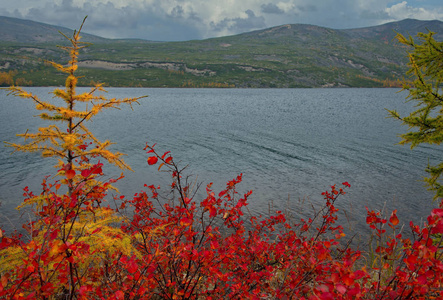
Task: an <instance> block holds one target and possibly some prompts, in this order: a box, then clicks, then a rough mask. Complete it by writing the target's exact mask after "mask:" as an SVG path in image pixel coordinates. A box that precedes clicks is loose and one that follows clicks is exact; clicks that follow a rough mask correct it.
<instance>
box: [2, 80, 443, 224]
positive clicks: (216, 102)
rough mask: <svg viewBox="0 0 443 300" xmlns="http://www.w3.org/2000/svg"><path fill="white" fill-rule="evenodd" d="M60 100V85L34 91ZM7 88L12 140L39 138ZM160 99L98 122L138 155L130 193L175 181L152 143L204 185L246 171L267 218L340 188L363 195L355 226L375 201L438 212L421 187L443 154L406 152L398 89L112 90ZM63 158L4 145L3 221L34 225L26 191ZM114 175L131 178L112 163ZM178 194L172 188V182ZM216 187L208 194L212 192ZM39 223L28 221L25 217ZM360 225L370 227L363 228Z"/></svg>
mask: <svg viewBox="0 0 443 300" xmlns="http://www.w3.org/2000/svg"><path fill="white" fill-rule="evenodd" d="M28 90H29V91H32V92H34V93H36V94H37V95H39V96H41V97H42V98H46V99H51V96H50V95H48V92H49V91H51V90H52V89H51V88H30V89H28ZM6 94H7V93H6V91H3V90H0V140H1V141H8V142H21V139H20V138H17V137H16V136H15V134H16V133H24V132H25V131H26V130H27V129H29V132H35V131H36V128H37V127H38V126H42V125H43V124H44V122H43V121H41V120H40V119H38V118H33V117H32V116H33V115H36V114H37V113H36V111H35V110H34V106H33V104H32V103H31V102H30V101H29V100H24V99H20V98H14V97H12V96H6ZM141 95H149V97H148V98H146V99H142V100H141V101H140V105H135V106H134V110H133V111H132V110H131V109H130V108H129V107H123V108H122V109H121V110H108V111H106V112H104V113H103V114H102V115H100V116H97V118H96V119H95V121H94V122H92V123H90V124H89V125H88V126H89V128H90V129H91V131H92V132H94V133H95V134H96V136H97V137H98V138H99V139H101V140H104V139H110V140H111V141H113V142H115V143H116V145H114V146H113V148H112V149H113V150H116V151H121V152H124V153H126V154H128V157H127V158H126V162H128V163H129V164H130V165H131V166H132V168H133V169H134V173H132V172H126V178H125V179H124V180H123V181H122V182H120V183H119V184H118V187H119V188H120V190H121V192H122V193H123V194H125V195H127V196H132V195H133V194H134V193H136V192H138V191H140V189H142V188H143V184H144V183H147V184H163V185H166V184H167V183H168V182H167V181H165V177H164V176H163V177H162V176H160V175H159V174H158V172H157V171H156V170H157V168H155V167H149V166H148V165H147V163H146V158H147V155H146V153H145V151H143V147H144V146H145V143H146V142H148V143H150V144H154V143H157V147H156V148H157V149H158V150H159V152H162V151H168V150H169V151H171V152H172V155H173V156H174V158H175V160H176V161H181V164H182V165H189V167H188V170H189V172H190V173H191V174H194V175H198V179H197V180H198V181H199V182H203V183H204V184H207V183H209V182H214V186H215V188H216V189H218V188H219V187H221V186H223V185H224V184H225V183H226V181H228V180H231V179H232V178H234V177H235V176H237V175H238V174H239V173H243V179H244V180H243V183H242V184H241V185H240V190H241V192H246V191H247V190H253V194H252V196H251V198H250V206H249V209H250V211H251V212H253V213H263V214H266V213H267V212H268V209H269V205H270V204H271V203H272V205H273V206H272V210H276V209H289V210H291V211H292V212H293V213H294V214H295V215H296V216H297V217H298V216H303V214H305V213H307V210H309V207H310V205H311V204H314V205H320V204H321V203H322V201H323V200H322V196H321V193H322V192H323V191H325V190H326V189H328V188H329V186H330V185H332V184H340V183H341V182H343V181H348V182H349V183H350V184H351V185H352V188H351V189H350V190H349V193H348V194H347V195H346V196H345V197H343V198H341V199H340V200H339V203H338V206H339V208H340V209H342V210H346V211H347V212H348V214H347V216H348V218H349V221H350V222H351V223H352V224H362V223H364V220H365V219H364V218H365V213H366V210H365V206H367V207H369V208H371V209H381V208H383V207H384V206H386V207H388V208H389V209H392V208H397V209H398V214H399V216H400V217H401V218H403V219H404V220H405V221H406V219H407V220H408V221H409V220H414V221H415V222H419V221H420V220H421V219H422V218H424V217H426V216H427V215H428V213H429V212H430V210H431V208H432V207H434V206H435V203H433V202H432V194H431V193H429V192H428V191H427V190H426V188H425V187H424V184H423V182H421V181H420V180H421V179H422V177H423V176H425V175H426V173H425V172H424V169H425V167H426V166H427V164H428V162H430V163H431V164H436V163H437V162H439V161H440V160H441V158H442V155H441V154H442V152H441V149H440V148H438V147H431V146H428V145H423V146H420V147H417V148H415V149H414V150H410V148H409V146H399V145H395V144H396V143H398V142H399V138H398V137H397V135H398V134H400V133H403V132H405V130H406V129H407V128H405V127H404V126H402V125H401V124H400V122H398V121H396V120H393V119H390V118H387V115H388V113H387V111H386V110H385V108H388V109H396V110H398V111H399V112H400V113H401V114H406V113H408V112H410V111H413V110H414V106H413V103H405V97H406V96H407V94H406V93H404V92H402V93H398V90H395V89H141V88H139V89H132V88H110V89H108V96H109V97H136V96H141ZM53 163H54V161H51V160H48V159H41V158H40V156H39V154H29V153H14V154H12V155H11V149H10V148H6V147H3V146H2V147H1V148H0V202H1V206H0V218H1V220H0V226H3V228H11V226H18V224H21V223H22V222H21V221H19V220H18V218H19V215H18V213H17V212H16V211H15V210H14V208H15V207H16V206H17V205H18V204H20V203H21V201H22V196H21V195H22V188H23V187H25V186H29V187H30V188H31V189H33V190H34V191H36V192H38V191H39V185H40V183H41V180H42V178H43V177H44V176H45V175H49V174H52V172H53V169H52V167H49V166H50V165H52V164H53ZM105 173H106V175H107V176H108V177H116V176H118V175H119V174H120V171H119V170H117V169H116V168H105ZM165 187H166V186H165ZM203 192H204V188H203ZM23 218H27V216H26V215H25V216H23ZM354 228H355V230H357V231H358V230H361V228H362V227H361V226H360V225H355V227H354Z"/></svg>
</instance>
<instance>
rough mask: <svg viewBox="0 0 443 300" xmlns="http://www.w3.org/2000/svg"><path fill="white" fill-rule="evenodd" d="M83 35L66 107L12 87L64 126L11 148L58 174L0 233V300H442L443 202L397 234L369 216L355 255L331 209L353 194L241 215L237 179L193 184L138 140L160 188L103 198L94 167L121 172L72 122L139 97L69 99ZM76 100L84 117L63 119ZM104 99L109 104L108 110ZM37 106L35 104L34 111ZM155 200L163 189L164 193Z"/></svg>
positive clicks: (244, 200)
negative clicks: (161, 180)
mask: <svg viewBox="0 0 443 300" xmlns="http://www.w3.org/2000/svg"><path fill="white" fill-rule="evenodd" d="M79 33H80V31H78V32H75V33H74V36H73V38H72V39H70V41H71V43H72V47H71V48H67V49H68V50H69V51H70V53H71V57H72V60H71V61H70V63H69V65H68V67H63V66H56V67H58V68H59V69H60V70H62V71H65V72H66V73H68V80H67V85H66V89H65V90H56V91H55V94H56V95H58V96H60V97H61V98H62V99H64V100H65V103H66V104H67V107H64V108H62V107H55V106H50V104H47V103H46V102H43V101H40V99H38V98H36V97H35V96H34V95H32V94H29V93H26V92H25V91H23V90H21V89H19V88H16V87H12V88H11V91H12V92H13V93H14V94H16V95H19V96H22V97H25V98H29V99H31V100H33V101H34V102H35V103H36V105H37V106H38V107H40V108H43V109H45V110H47V111H50V112H52V113H53V114H52V115H49V114H42V115H41V117H43V118H44V119H49V120H50V121H59V120H60V121H61V122H62V123H63V124H65V125H66V127H67V130H66V129H65V130H62V129H61V128H59V127H55V126H50V127H48V128H43V129H39V133H37V134H33V135H31V134H28V133H26V134H24V135H22V136H23V137H24V138H25V139H26V140H27V141H30V142H29V143H28V144H25V145H12V146H13V147H14V148H15V149H16V150H18V151H23V150H24V151H40V152H42V153H43V154H44V155H45V156H52V157H57V158H58V163H57V165H56V167H57V172H56V175H57V176H56V177H54V178H53V179H44V180H43V182H42V191H41V193H39V194H34V193H33V192H32V191H30V190H29V189H28V188H25V189H24V198H25V200H24V204H23V205H24V206H28V207H31V209H32V214H33V219H32V221H31V222H29V223H27V224H25V225H24V229H25V230H26V235H21V234H18V233H15V234H4V235H3V236H2V237H1V238H0V259H1V264H0V278H1V280H0V298H1V299H3V298H5V299H324V300H326V299H441V298H442V297H443V289H442V284H443V263H442V253H443V252H442V237H443V235H442V234H443V202H441V203H440V206H439V208H437V209H434V210H433V211H432V212H431V214H430V215H429V217H428V218H427V221H426V223H425V224H424V225H422V226H419V225H415V224H413V223H411V224H410V225H409V227H410V230H411V232H412V235H411V236H412V237H411V238H406V237H403V235H402V233H400V228H399V227H400V220H399V219H398V217H397V213H396V211H393V212H392V213H390V214H388V216H386V217H385V216H383V214H382V213H381V212H378V211H373V210H370V209H368V211H367V217H366V223H367V225H368V226H369V228H370V230H371V232H372V236H371V239H370V242H369V245H368V249H363V250H362V249H360V250H358V249H354V248H353V247H351V246H350V244H349V239H348V238H347V236H346V235H345V233H344V231H343V228H342V226H341V225H340V222H339V220H338V216H337V213H338V209H337V206H336V202H337V201H338V200H339V199H340V198H341V197H343V196H344V195H345V193H346V189H348V188H350V187H351V185H350V184H349V183H348V182H344V183H342V184H341V185H340V186H336V185H333V186H331V187H330V189H329V190H328V191H326V192H324V193H323V197H324V204H323V206H322V207H320V208H319V209H318V210H317V213H315V214H313V216H312V217H311V218H309V219H301V220H295V219H288V218H287V217H286V216H285V214H284V213H283V212H281V211H276V212H275V213H274V214H272V215H270V216H268V217H262V216H254V215H251V214H250V213H248V212H247V209H246V207H247V206H248V205H249V197H250V196H251V193H252V192H247V193H246V194H239V193H238V191H237V186H238V185H239V184H240V183H241V181H242V175H241V174H240V175H239V176H238V177H236V178H234V179H233V180H231V181H228V182H227V183H226V186H225V188H223V189H222V190H221V191H214V190H213V189H212V186H211V184H209V185H208V186H206V191H205V196H204V197H202V198H201V199H200V198H196V196H195V195H196V191H195V190H194V189H193V185H192V184H190V183H189V182H188V180H187V176H186V174H185V172H184V170H183V169H181V168H180V166H179V165H178V164H177V163H176V162H175V160H174V159H173V157H172V155H171V153H170V152H164V153H163V151H161V152H159V151H157V148H156V146H155V145H148V144H147V145H146V148H145V151H146V152H147V157H146V159H147V167H150V168H153V167H155V168H156V169H158V170H159V171H167V172H169V174H170V179H171V181H170V182H171V184H170V185H169V186H167V187H163V188H162V189H160V187H158V186H153V185H145V186H144V187H143V188H142V190H141V191H139V192H137V193H136V194H135V195H134V196H133V197H125V196H123V195H122V196H115V197H112V198H110V197H109V196H108V193H109V191H110V189H112V188H113V187H112V184H113V183H115V182H116V181H117V180H122V179H123V176H120V177H119V178H117V179H112V180H107V181H101V180H100V178H101V175H102V174H103V172H104V171H103V170H104V165H103V164H102V163H101V161H100V159H101V160H104V161H106V160H107V161H109V162H110V163H115V164H117V165H118V166H120V167H122V168H128V167H129V166H127V165H126V164H124V162H123V161H122V160H121V155H120V154H115V153H112V152H111V151H109V150H108V149H107V146H108V145H109V142H104V143H101V142H99V141H98V140H97V139H96V138H94V137H93V135H92V133H90V132H89V131H88V130H87V128H86V127H85V125H84V124H83V122H84V121H86V120H87V119H88V118H89V117H92V116H93V115H94V114H95V113H98V111H99V110H100V109H102V108H105V107H108V106H113V105H114V106H116V105H117V104H123V103H125V102H126V103H132V102H135V101H136V100H137V99H126V100H117V99H111V100H106V99H104V98H102V97H98V98H95V96H93V94H94V92H95V91H96V90H97V89H99V88H100V86H97V87H95V88H94V89H92V91H91V92H90V93H86V94H81V95H77V94H76V93H75V86H76V77H75V75H74V72H75V70H76V58H77V55H78V49H79V48H78V46H79V44H78V43H79V39H80V35H79ZM75 101H85V102H88V103H89V104H90V106H89V108H90V109H91V110H90V111H80V112H77V111H74V105H71V104H73V103H75ZM104 103H110V104H108V106H107V105H105V104H104ZM39 105H40V106H39ZM161 191H162V192H161Z"/></svg>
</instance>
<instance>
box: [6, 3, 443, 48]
mask: <svg viewBox="0 0 443 300" xmlns="http://www.w3.org/2000/svg"><path fill="white" fill-rule="evenodd" d="M0 2H1V6H0V15H2V16H9V17H17V18H23V19H31V20H34V21H39V22H44V23H49V24H53V25H60V26H64V27H68V28H71V29H75V28H77V27H78V26H79V24H80V23H81V21H82V20H83V18H84V17H85V16H86V15H88V20H87V23H86V25H85V27H84V29H83V30H84V31H85V32H88V33H92V34H96V35H99V36H103V37H107V38H141V39H147V40H155V41H183V40H192V39H204V38H210V37H219V36H225V35H233V34H237V33H242V32H248V31H253V30H258V29H264V28H268V27H272V26H277V25H283V24H296V23H302V24H313V25H319V26H325V27H329V28H334V29H343V28H357V27H366V26H373V25H379V24H383V23H387V22H391V21H398V20H403V19H406V18H414V19H419V20H440V21H443V0H408V1H388V0H0ZM5 2H6V3H5Z"/></svg>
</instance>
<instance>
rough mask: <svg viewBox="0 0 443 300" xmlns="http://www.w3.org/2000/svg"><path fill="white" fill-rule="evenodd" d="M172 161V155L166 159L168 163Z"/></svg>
mask: <svg viewBox="0 0 443 300" xmlns="http://www.w3.org/2000/svg"><path fill="white" fill-rule="evenodd" d="M171 161H172V157H171V156H169V157H168V158H167V159H166V160H165V163H167V164H168V165H169V164H170V163H171Z"/></svg>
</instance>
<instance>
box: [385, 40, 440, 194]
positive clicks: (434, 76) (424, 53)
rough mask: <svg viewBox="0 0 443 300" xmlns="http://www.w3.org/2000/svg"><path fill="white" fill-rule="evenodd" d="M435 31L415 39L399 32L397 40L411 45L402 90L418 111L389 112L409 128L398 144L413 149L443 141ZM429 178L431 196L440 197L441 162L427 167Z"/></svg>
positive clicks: (426, 180)
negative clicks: (407, 76) (402, 114)
mask: <svg viewBox="0 0 443 300" xmlns="http://www.w3.org/2000/svg"><path fill="white" fill-rule="evenodd" d="M434 34H435V33H434V32H428V33H419V34H418V42H416V41H414V39H413V38H412V37H411V36H409V37H408V38H406V37H405V36H403V35H401V34H398V35H397V39H398V40H399V42H400V43H401V44H403V45H406V46H408V47H412V51H410V52H409V53H408V57H409V71H408V72H407V74H408V75H410V77H411V79H412V81H410V82H409V81H405V83H404V84H403V90H406V91H408V92H409V95H408V97H407V99H409V101H414V102H416V104H417V107H418V108H417V110H415V111H414V112H412V113H410V114H409V116H400V114H399V113H398V112H397V111H395V110H392V111H389V112H390V115H391V116H392V117H394V118H396V119H399V120H401V121H402V122H403V124H405V125H408V126H409V129H410V130H409V131H408V132H407V133H405V134H402V135H401V138H402V140H401V142H400V144H411V148H414V147H416V146H418V145H420V144H423V143H426V144H435V145H440V144H441V142H442V141H443V92H442V82H443V42H438V41H436V40H435V39H434ZM426 171H427V172H428V173H429V177H427V178H425V182H426V183H427V184H428V185H429V189H430V190H433V191H435V197H434V199H437V198H439V197H443V186H442V182H441V174H442V172H443V162H440V163H439V164H438V165H436V166H430V165H429V166H428V167H427V169H426Z"/></svg>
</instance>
